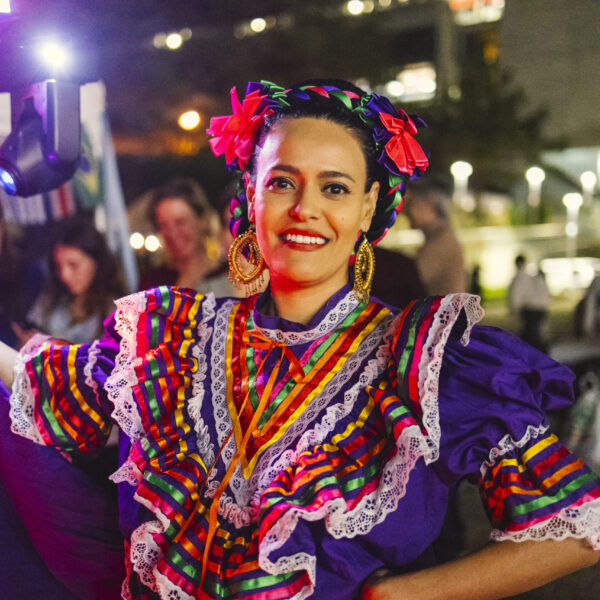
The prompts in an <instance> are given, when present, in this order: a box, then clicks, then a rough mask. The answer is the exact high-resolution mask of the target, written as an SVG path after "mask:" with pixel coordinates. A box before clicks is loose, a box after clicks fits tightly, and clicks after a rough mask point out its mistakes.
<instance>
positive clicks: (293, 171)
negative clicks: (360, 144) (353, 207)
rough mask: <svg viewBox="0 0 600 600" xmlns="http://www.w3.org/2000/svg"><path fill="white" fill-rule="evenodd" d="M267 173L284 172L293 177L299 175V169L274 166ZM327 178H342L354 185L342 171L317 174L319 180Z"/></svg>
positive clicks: (350, 177)
mask: <svg viewBox="0 0 600 600" xmlns="http://www.w3.org/2000/svg"><path fill="white" fill-rule="evenodd" d="M269 171H285V172H286V173H291V174H293V175H298V174H299V173H300V169H297V168H296V167H293V166H292V165H284V164H276V165H273V166H272V167H270V168H269ZM329 177H334V178H335V177H343V178H345V179H349V180H350V181H352V182H353V183H356V182H355V180H354V178H353V177H352V176H351V175H348V173H344V172H343V171H321V172H320V173H319V178H320V179H327V178H329Z"/></svg>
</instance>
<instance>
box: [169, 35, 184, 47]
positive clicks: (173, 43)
mask: <svg viewBox="0 0 600 600" xmlns="http://www.w3.org/2000/svg"><path fill="white" fill-rule="evenodd" d="M181 44H183V37H181V34H180V33H170V34H169V35H168V36H167V37H166V39H165V45H166V46H167V48H168V49H169V50H177V49H178V48H181Z"/></svg>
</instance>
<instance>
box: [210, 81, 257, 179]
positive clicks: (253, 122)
mask: <svg viewBox="0 0 600 600" xmlns="http://www.w3.org/2000/svg"><path fill="white" fill-rule="evenodd" d="M265 98H266V96H265V95H263V96H261V95H260V94H259V92H258V90H256V91H254V92H251V93H250V94H248V95H247V96H246V97H245V98H244V99H243V100H242V102H240V101H239V100H238V97H237V92H236V89H235V87H233V88H231V107H232V109H233V114H232V115H229V116H222V117H213V118H212V119H211V120H210V127H209V128H208V129H207V130H206V133H208V135H212V136H213V137H212V139H210V140H209V142H208V143H209V144H210V147H211V149H212V151H213V153H214V155H215V156H221V154H225V162H226V163H227V165H228V166H229V167H231V166H232V165H233V164H234V161H235V160H236V159H237V167H238V168H239V169H240V170H242V171H243V170H244V168H245V167H246V165H247V164H248V161H249V160H250V157H251V156H252V152H253V151H254V140H255V138H256V132H257V131H258V128H259V127H260V126H261V125H262V123H263V121H264V118H265V115H266V114H267V113H268V112H269V106H268V104H266V105H265V103H263V100H265ZM261 105H262V106H263V109H262V110H260V108H261Z"/></svg>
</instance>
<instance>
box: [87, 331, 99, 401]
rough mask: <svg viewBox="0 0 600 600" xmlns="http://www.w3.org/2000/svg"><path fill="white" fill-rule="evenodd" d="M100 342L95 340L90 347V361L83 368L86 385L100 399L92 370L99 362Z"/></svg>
mask: <svg viewBox="0 0 600 600" xmlns="http://www.w3.org/2000/svg"><path fill="white" fill-rule="evenodd" d="M99 344H100V340H94V342H93V343H92V345H91V346H90V349H89V352H88V360H87V363H85V366H84V367H83V374H84V376H85V384H86V385H87V386H88V387H89V388H91V389H92V390H94V394H95V396H96V398H98V382H97V381H96V380H95V379H94V377H93V375H92V370H93V368H94V367H95V366H96V362H98V354H100V345H99Z"/></svg>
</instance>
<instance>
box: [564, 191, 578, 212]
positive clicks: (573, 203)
mask: <svg viewBox="0 0 600 600" xmlns="http://www.w3.org/2000/svg"><path fill="white" fill-rule="evenodd" d="M562 202H563V204H564V205H565V206H566V207H567V208H568V209H569V210H577V209H579V208H580V207H581V205H582V204H583V196H582V195H581V194H578V193H577V192H571V193H569V194H565V195H564V196H563V199H562Z"/></svg>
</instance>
